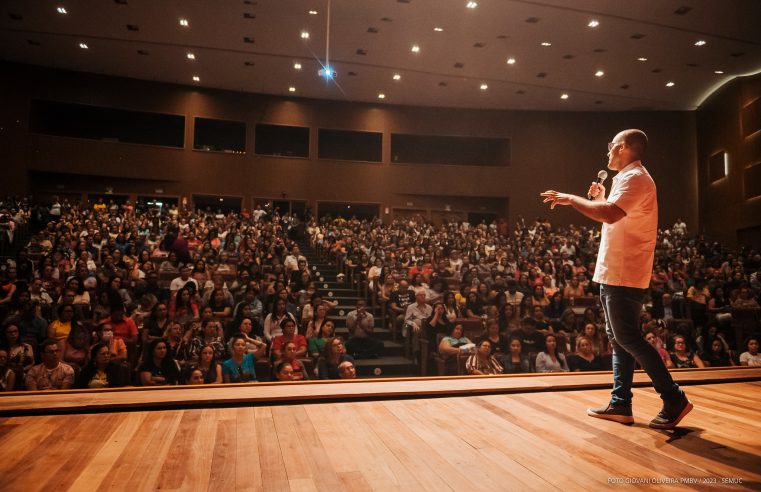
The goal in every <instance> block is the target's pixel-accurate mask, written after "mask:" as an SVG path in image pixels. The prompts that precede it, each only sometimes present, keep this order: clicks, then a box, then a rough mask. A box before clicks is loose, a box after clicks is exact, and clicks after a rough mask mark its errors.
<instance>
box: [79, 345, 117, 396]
mask: <svg viewBox="0 0 761 492" xmlns="http://www.w3.org/2000/svg"><path fill="white" fill-rule="evenodd" d="M124 375H125V371H124V369H123V368H122V366H121V364H119V363H117V362H114V361H112V360H111V351H110V350H109V348H108V345H106V344H105V343H100V342H99V343H96V344H95V345H93V346H92V348H90V358H89V363H88V364H87V365H86V366H84V367H83V368H82V371H81V372H80V373H79V376H78V377H77V379H76V381H75V382H74V387H75V388H90V389H94V388H118V387H120V386H125V385H126V384H127V383H128V382H127V381H125V378H124Z"/></svg>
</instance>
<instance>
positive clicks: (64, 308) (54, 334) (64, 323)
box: [48, 304, 79, 349]
mask: <svg viewBox="0 0 761 492" xmlns="http://www.w3.org/2000/svg"><path fill="white" fill-rule="evenodd" d="M57 313H58V319H56V320H53V322H52V323H50V326H49V327H48V338H49V339H53V340H55V341H57V342H58V347H59V348H61V349H63V346H64V343H65V341H66V338H68V336H69V333H71V327H72V326H74V325H77V324H79V320H77V319H76V316H75V314H74V306H72V305H71V304H61V305H60V306H59V307H58V310H57Z"/></svg>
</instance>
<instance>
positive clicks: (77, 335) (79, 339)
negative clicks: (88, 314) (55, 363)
mask: <svg viewBox="0 0 761 492" xmlns="http://www.w3.org/2000/svg"><path fill="white" fill-rule="evenodd" d="M89 349H90V332H89V330H88V329H87V328H85V327H84V326H82V325H75V326H74V327H72V329H71V331H70V332H69V336H68V337H66V340H65V342H64V347H63V353H62V357H61V360H62V361H63V362H65V363H67V364H69V365H70V366H72V367H75V368H80V369H81V368H82V367H84V366H85V364H86V363H87V357H88V352H89Z"/></svg>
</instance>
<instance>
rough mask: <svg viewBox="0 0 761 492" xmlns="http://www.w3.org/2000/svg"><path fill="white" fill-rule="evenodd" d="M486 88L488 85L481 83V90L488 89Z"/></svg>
mask: <svg viewBox="0 0 761 492" xmlns="http://www.w3.org/2000/svg"><path fill="white" fill-rule="evenodd" d="M488 88H489V86H488V85H486V84H481V90H482V91H485V90H486V89H488Z"/></svg>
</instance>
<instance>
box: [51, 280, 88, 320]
mask: <svg viewBox="0 0 761 492" xmlns="http://www.w3.org/2000/svg"><path fill="white" fill-rule="evenodd" d="M66 289H68V290H71V291H73V292H74V293H75V295H74V299H73V300H72V301H71V304H73V305H74V306H79V307H80V308H81V307H84V308H85V309H87V310H88V311H87V312H85V313H83V314H85V315H86V314H89V307H90V294H89V293H88V292H87V291H86V290H85V286H84V283H83V282H81V281H80V280H79V278H77V277H72V278H70V279H69V280H67V281H66V284H65V285H64V290H66ZM62 302H63V301H62V299H61V298H59V299H58V304H61V303H62Z"/></svg>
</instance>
